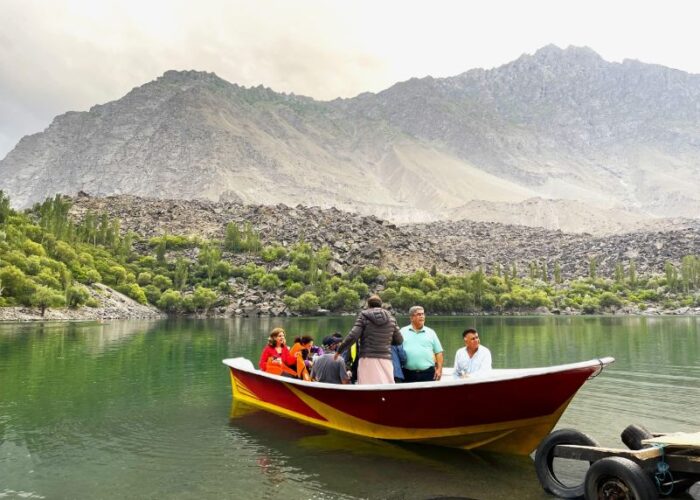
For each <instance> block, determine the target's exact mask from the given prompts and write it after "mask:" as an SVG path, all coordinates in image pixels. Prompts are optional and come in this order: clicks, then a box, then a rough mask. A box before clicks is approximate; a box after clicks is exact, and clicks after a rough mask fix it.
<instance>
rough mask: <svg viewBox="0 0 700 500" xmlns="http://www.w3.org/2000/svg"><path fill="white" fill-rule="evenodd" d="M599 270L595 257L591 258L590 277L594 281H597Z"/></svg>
mask: <svg viewBox="0 0 700 500" xmlns="http://www.w3.org/2000/svg"><path fill="white" fill-rule="evenodd" d="M597 270H598V263H597V262H596V258H595V257H591V258H590V259H588V277H589V278H590V279H592V280H594V279H596V276H597V274H598V273H597Z"/></svg>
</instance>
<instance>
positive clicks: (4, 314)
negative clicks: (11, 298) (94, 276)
mask: <svg viewBox="0 0 700 500" xmlns="http://www.w3.org/2000/svg"><path fill="white" fill-rule="evenodd" d="M93 287H94V288H92V289H91V290H90V294H91V295H92V297H93V298H94V299H95V300H96V301H97V302H98V304H99V305H98V307H87V306H83V307H79V308H75V309H72V308H67V307H66V308H60V309H46V310H45V311H44V314H43V315H42V314H41V310H40V309H39V308H36V307H0V322H18V321H102V320H112V319H159V318H165V317H167V316H166V314H164V313H163V312H161V311H159V310H158V309H157V308H155V307H153V306H150V305H143V304H139V303H138V302H136V301H135V300H133V299H131V298H129V297H127V296H126V295H124V294H122V293H119V292H117V291H116V290H114V289H112V288H109V287H108V286H105V285H102V284H99V283H96V284H94V285H93Z"/></svg>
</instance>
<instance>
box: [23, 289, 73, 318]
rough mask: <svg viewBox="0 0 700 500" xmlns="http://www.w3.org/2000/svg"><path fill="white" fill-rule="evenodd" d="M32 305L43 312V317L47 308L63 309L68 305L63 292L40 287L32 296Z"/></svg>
mask: <svg viewBox="0 0 700 500" xmlns="http://www.w3.org/2000/svg"><path fill="white" fill-rule="evenodd" d="M31 304H32V305H33V306H35V307H38V308H39V309H40V310H41V315H42V316H44V313H45V312H46V309H47V308H49V307H63V306H65V305H66V301H65V299H64V298H63V294H62V293H61V292H58V291H56V290H53V289H51V288H49V287H46V286H43V285H39V286H37V287H36V289H35V291H34V293H33V294H32V298H31Z"/></svg>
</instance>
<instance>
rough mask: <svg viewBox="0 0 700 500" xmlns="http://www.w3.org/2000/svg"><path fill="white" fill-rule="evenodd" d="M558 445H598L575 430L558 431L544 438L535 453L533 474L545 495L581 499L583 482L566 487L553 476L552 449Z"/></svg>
mask: <svg viewBox="0 0 700 500" xmlns="http://www.w3.org/2000/svg"><path fill="white" fill-rule="evenodd" d="M560 444H575V445H582V446H598V443H597V442H596V441H595V439H593V438H592V437H590V436H588V435H587V434H584V433H583V432H579V431H577V430H576V429H559V430H558V431H554V432H552V433H551V434H550V435H549V436H547V437H546V438H544V439H543V440H542V442H541V443H540V445H539V446H538V447H537V452H536V453H535V472H537V478H538V479H539V480H540V484H541V485H542V488H544V490H545V491H546V492H547V493H550V494H552V495H554V496H557V497H559V498H583V493H584V491H583V490H584V483H583V481H582V482H581V483H579V484H575V485H567V484H564V483H563V482H562V481H561V480H560V479H558V478H557V476H556V475H555V474H554V447H555V446H557V445H560Z"/></svg>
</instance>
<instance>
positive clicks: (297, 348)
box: [289, 335, 314, 380]
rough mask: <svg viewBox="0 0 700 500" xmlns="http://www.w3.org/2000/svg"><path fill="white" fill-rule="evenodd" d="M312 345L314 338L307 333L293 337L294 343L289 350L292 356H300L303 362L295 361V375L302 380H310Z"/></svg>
mask: <svg viewBox="0 0 700 500" xmlns="http://www.w3.org/2000/svg"><path fill="white" fill-rule="evenodd" d="M313 346H314V339H312V338H311V337H309V336H308V335H304V336H303V337H297V338H295V339H294V344H293V345H292V348H291V349H290V350H289V354H291V355H292V356H299V357H301V359H302V361H303V363H301V364H300V363H297V377H299V378H300V379H303V380H311V377H310V376H309V370H311V356H310V353H311V348H312V347H313Z"/></svg>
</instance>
